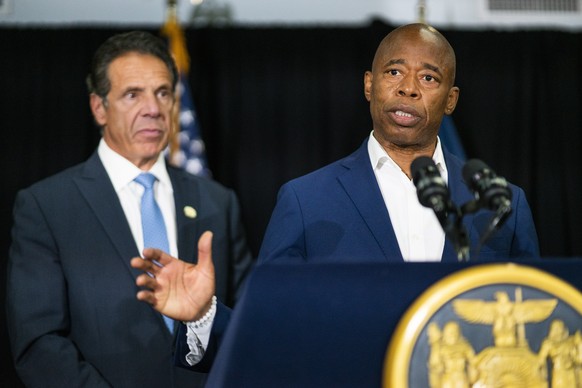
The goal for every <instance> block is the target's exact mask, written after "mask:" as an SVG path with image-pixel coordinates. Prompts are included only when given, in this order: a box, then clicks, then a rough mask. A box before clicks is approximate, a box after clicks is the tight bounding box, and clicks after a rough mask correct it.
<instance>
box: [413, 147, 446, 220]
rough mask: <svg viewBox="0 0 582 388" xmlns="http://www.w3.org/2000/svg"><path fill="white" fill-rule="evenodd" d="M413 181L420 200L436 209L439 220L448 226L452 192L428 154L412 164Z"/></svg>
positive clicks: (425, 205) (426, 205)
mask: <svg viewBox="0 0 582 388" xmlns="http://www.w3.org/2000/svg"><path fill="white" fill-rule="evenodd" d="M410 171H411V174H412V181H413V182H414V186H416V194H417V195H418V201H419V202H420V204H421V205H422V206H424V207H428V208H431V209H432V210H434V212H435V214H436V216H437V218H438V220H439V222H440V223H441V225H442V226H443V228H445V227H446V224H447V218H448V213H449V209H450V208H451V206H450V193H449V189H448V187H447V185H446V183H445V180H444V179H443V177H442V176H441V174H440V173H439V170H438V169H437V166H436V164H435V163H434V161H433V160H432V158H429V157H428V156H420V157H418V158H416V159H414V161H413V162H412V164H411V165H410Z"/></svg>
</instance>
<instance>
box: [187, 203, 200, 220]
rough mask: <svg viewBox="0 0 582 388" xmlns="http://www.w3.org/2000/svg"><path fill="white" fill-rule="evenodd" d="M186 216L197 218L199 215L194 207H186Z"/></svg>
mask: <svg viewBox="0 0 582 388" xmlns="http://www.w3.org/2000/svg"><path fill="white" fill-rule="evenodd" d="M184 215H185V216H186V217H188V218H196V216H197V215H198V213H197V212H196V209H194V208H193V207H192V206H184Z"/></svg>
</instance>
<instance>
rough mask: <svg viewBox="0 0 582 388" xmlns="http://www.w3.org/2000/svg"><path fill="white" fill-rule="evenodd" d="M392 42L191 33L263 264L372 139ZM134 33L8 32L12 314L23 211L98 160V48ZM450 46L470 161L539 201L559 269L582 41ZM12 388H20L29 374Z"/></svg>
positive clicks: (218, 170)
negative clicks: (91, 97) (339, 166)
mask: <svg viewBox="0 0 582 388" xmlns="http://www.w3.org/2000/svg"><path fill="white" fill-rule="evenodd" d="M392 28H393V27H392V26H390V25H386V24H384V23H382V22H380V21H376V22H373V23H371V24H370V25H369V26H367V27H358V28H351V27H349V28H348V27H325V28H324V27H318V28H313V27H309V28H308V27H277V26H275V27H261V28H252V27H244V28H242V27H233V28H189V29H187V30H186V38H187V42H188V49H189V52H190V55H191V57H192V68H191V71H190V85H191V88H192V91H193V97H194V101H195V104H196V108H197V112H198V115H199V118H200V121H201V125H202V132H203V133H202V136H203V139H204V140H205V142H206V145H207V149H208V150H207V155H208V159H209V164H210V168H211V169H212V171H213V174H214V178H215V179H216V180H218V181H220V182H222V183H223V184H225V185H226V186H229V187H232V188H234V189H235V190H236V192H237V193H238V195H239V198H240V201H241V204H242V207H243V216H244V222H245V224H246V227H247V232H248V237H249V241H250V244H251V247H252V249H253V250H254V252H255V254H256V253H257V252H258V248H259V246H260V242H261V238H262V234H263V232H264V229H265V227H266V224H267V222H268V219H269V215H270V213H271V210H272V208H273V206H274V204H275V199H276V194H277V190H278V188H279V187H280V185H281V184H282V183H284V182H285V181H287V180H289V179H291V178H294V177H297V176H299V175H302V174H305V173H307V172H309V171H311V170H314V169H316V168H318V167H321V166H323V165H325V164H327V163H329V162H331V161H333V160H335V159H338V158H340V157H342V156H345V155H347V154H349V153H351V152H352V151H353V150H354V149H355V148H356V147H358V146H359V144H360V143H361V142H362V141H363V140H364V138H365V137H366V136H367V134H368V133H369V131H370V130H371V120H370V117H369V111H368V106H367V102H366V101H365V99H364V95H363V87H362V86H363V74H364V71H366V70H367V69H368V68H369V67H370V63H371V60H372V56H373V54H374V51H375V48H376V47H377V45H378V43H379V42H380V40H381V39H382V37H383V36H384V35H385V34H386V33H388V32H389V31H390V30H391V29H392ZM146 29H148V30H150V31H152V32H155V33H157V29H152V28H149V27H148V28H146ZM126 30H127V29H120V28H109V27H107V28H106V27H98V28H77V27H67V28H59V29H55V28H49V29H37V28H0V91H1V93H0V123H1V127H2V142H1V152H0V160H1V171H2V172H3V175H4V179H3V180H2V181H3V183H2V190H1V191H0V193H1V194H0V195H1V197H0V198H1V200H0V206H1V208H0V211H1V216H2V222H1V227H0V228H1V229H0V236H1V242H0V246H1V247H2V249H3V251H2V252H3V253H4V258H5V259H4V261H3V265H2V273H1V275H2V285H1V288H0V289H1V291H0V296H1V297H2V300H4V296H5V291H4V278H5V263H6V257H7V254H8V247H9V244H10V227H11V222H12V215H11V210H12V205H13V201H14V196H15V194H16V192H17V190H19V189H21V188H24V187H26V186H28V185H30V184H31V183H33V182H35V181H37V180H39V179H41V178H43V177H46V176H48V175H51V174H53V173H56V172H58V171H60V170H62V169H64V168H66V167H69V166H71V165H73V164H76V163H78V162H81V161H83V160H84V159H86V158H87V157H88V156H89V155H90V154H91V153H92V152H93V150H94V149H95V146H96V145H97V142H98V139H99V134H98V131H97V129H96V128H95V127H94V125H93V121H92V119H91V116H90V111H89V107H88V98H87V92H86V88H85V84H84V79H85V76H86V74H87V70H88V67H89V62H90V59H91V55H92V53H93V52H94V50H95V49H96V48H97V46H98V45H99V44H100V43H101V42H103V41H104V40H105V39H106V38H107V37H109V36H110V35H112V34H113V33H117V32H121V31H126ZM442 32H443V33H444V34H445V36H447V37H448V38H449V40H450V42H451V44H452V45H453V47H454V48H455V49H456V52H457V63H458V70H457V84H458V86H459V87H460V88H461V94H460V101H459V104H458V107H457V110H456V111H455V113H454V115H453V119H454V122H455V124H456V126H457V129H458V131H459V133H460V137H461V140H462V142H463V144H464V146H465V147H466V151H467V154H468V156H469V157H470V158H479V159H482V160H483V161H485V162H486V163H487V164H489V165H490V166H491V167H492V168H493V169H494V170H496V171H497V173H498V174H500V175H503V176H505V177H506V178H508V179H509V180H511V181H512V182H514V183H516V184H518V185H520V186H521V187H522V188H523V189H524V190H525V191H526V194H527V197H528V199H529V202H530V205H531V207H532V211H533V214H534V218H535V221H536V224H537V228H538V234H539V238H540V243H541V250H542V254H543V255H544V256H547V257H556V256H561V257H570V256H579V255H582V230H581V229H582V228H581V226H580V222H579V220H580V219H581V218H582V205H581V204H580V199H581V198H582V195H581V194H580V193H581V192H582V169H581V168H580V166H582V160H581V159H582V153H581V152H580V150H581V148H582V113H581V112H582V111H581V107H582V71H581V70H582V33H568V32H558V31H547V30H545V31H512V32H493V31H453V30H450V31H448V30H444V29H443V30H442ZM31 287H34V285H33V284H31ZM2 318H4V311H3V312H2ZM0 325H1V326H0V328H1V329H2V330H1V335H2V343H0V349H1V352H2V360H8V357H9V351H8V342H7V338H6V334H5V323H4V319H2V320H1V323H0ZM136 356H137V355H136ZM2 379H4V380H5V381H0V385H1V386H14V385H16V378H15V377H14V373H3V374H2Z"/></svg>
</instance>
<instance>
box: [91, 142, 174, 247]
mask: <svg viewBox="0 0 582 388" xmlns="http://www.w3.org/2000/svg"><path fill="white" fill-rule="evenodd" d="M97 152H98V154H99V158H100V159H101V162H102V163H103V166H104V167H105V171H107V175H109V179H111V183H113V188H114V189H115V192H116V193H117V196H118V197H119V202H121V207H122V208H123V212H124V213H125V218H126V219H127V222H128V223H129V227H130V228H131V233H132V235H133V239H134V240H135V243H136V244H137V248H138V250H139V252H140V254H141V252H142V251H143V249H144V248H145V247H144V245H143V232H142V226H141V211H140V206H141V197H142V195H143V192H144V188H143V186H142V185H140V184H139V183H137V182H134V179H135V178H136V177H137V176H138V175H139V174H141V173H142V172H144V171H142V170H140V169H139V168H138V167H137V166H136V165H135V164H133V163H131V162H130V161H129V160H127V159H126V158H124V157H123V156H121V155H119V154H118V153H117V152H115V151H113V150H112V149H111V148H110V147H109V146H108V145H107V143H106V142H105V140H103V139H101V141H100V143H99V147H98V149H97ZM148 172H150V173H151V174H153V175H154V176H155V177H156V178H157V179H158V180H157V181H156V182H155V184H154V196H155V198H156V202H157V203H158V206H159V207H160V210H161V211H162V215H163V217H164V224H165V225H166V232H167V234H168V243H169V247H170V252H169V253H170V254H171V255H172V256H174V257H178V254H179V252H178V245H177V234H176V206H175V205H174V189H173V188H172V182H171V181H170V176H169V175H168V171H167V170H166V161H165V159H164V155H163V153H160V156H159V157H158V160H157V161H156V163H155V164H154V165H153V167H152V168H151V169H150V170H149V171H148Z"/></svg>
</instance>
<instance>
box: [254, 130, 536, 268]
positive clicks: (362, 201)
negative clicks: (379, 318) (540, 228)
mask: <svg viewBox="0 0 582 388" xmlns="http://www.w3.org/2000/svg"><path fill="white" fill-rule="evenodd" d="M443 152H444V156H445V161H446V164H447V170H448V174H449V177H448V185H449V191H450V193H451V199H452V200H453V202H454V203H455V204H457V205H458V206H460V205H462V204H464V203H466V202H468V201H469V200H472V199H474V197H473V195H472V194H471V192H470V191H469V188H468V187H467V185H466V183H465V182H464V181H463V179H462V173H461V170H462V162H461V161H460V160H459V159H458V158H456V157H455V156H454V155H452V154H451V153H449V152H448V151H447V150H445V149H443ZM510 186H511V190H512V193H513V199H512V209H513V211H512V213H511V215H510V216H509V218H508V219H507V220H506V222H505V223H504V225H503V226H502V227H501V228H500V229H499V230H498V231H496V232H495V234H493V235H492V237H491V238H490V239H489V240H488V241H487V242H486V244H485V245H484V246H483V247H482V248H481V251H480V254H479V256H478V258H475V259H513V258H526V257H528V258H531V257H538V256H539V248H538V240H537V234H536V230H535V227H534V223H533V219H532V215H531V211H530V209H529V205H528V203H527V201H526V198H525V194H524V192H523V190H522V189H520V188H518V187H516V186H514V185H510ZM492 214H493V213H492V212H491V211H487V210H480V211H479V212H477V213H475V214H471V215H468V216H465V218H464V219H463V223H464V225H465V228H466V230H467V232H468V235H469V238H470V242H471V247H473V248H475V247H476V246H477V242H478V241H479V238H480V236H481V234H482V231H483V229H484V227H486V226H487V224H488V222H489V220H490V219H491V216H492ZM273 260H277V261H280V262H283V261H285V262H289V261H291V262H293V261H295V262H297V260H300V261H308V262H319V263H324V262H333V263H342V262H346V263H347V262H358V263H361V262H402V261H403V258H402V253H401V252H400V248H399V246H398V241H397V240H396V235H395V233H394V229H393V227H392V223H391V221H390V215H389V214H388V210H387V209H386V206H385V204H384V200H383V198H382V194H381V192H380V188H379V186H378V183H377V181H376V177H375V175H374V172H373V170H372V166H371V163H370V157H369V155H368V149H367V140H366V141H364V142H363V144H362V146H361V147H360V148H359V149H358V150H357V151H356V152H354V153H353V154H352V155H350V156H348V157H346V158H344V159H341V160H339V161H337V162H334V163H332V164H330V165H328V166H326V167H323V168H321V169H319V170H317V171H315V172H312V173H310V174H308V175H305V176H303V177H300V178H297V179H295V180H292V181H290V182H288V183H287V184H285V185H284V186H283V187H282V188H281V190H280V192H279V196H278V199H277V205H276V207H275V210H274V211H273V215H272V217H271V220H270V222H269V226H268V228H267V231H266V234H265V237H264V240H263V244H262V246H261V251H260V254H259V262H269V261H273ZM442 260H443V261H451V260H455V261H456V260H457V254H456V251H455V249H454V246H453V244H452V242H451V241H450V240H449V239H447V240H446V242H445V247H444V252H443V255H442Z"/></svg>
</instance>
